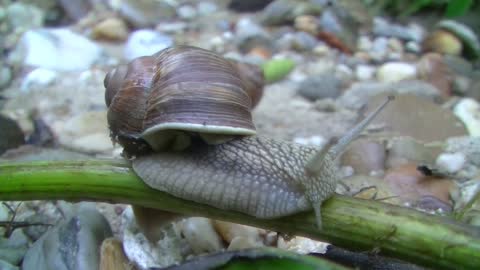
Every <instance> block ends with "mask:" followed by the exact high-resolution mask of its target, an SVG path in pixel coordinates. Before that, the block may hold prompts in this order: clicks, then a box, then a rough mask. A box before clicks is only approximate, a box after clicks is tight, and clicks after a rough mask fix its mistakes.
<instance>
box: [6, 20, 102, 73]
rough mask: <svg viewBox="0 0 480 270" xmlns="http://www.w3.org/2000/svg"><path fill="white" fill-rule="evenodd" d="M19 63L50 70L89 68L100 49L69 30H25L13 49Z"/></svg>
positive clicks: (98, 54)
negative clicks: (19, 58)
mask: <svg viewBox="0 0 480 270" xmlns="http://www.w3.org/2000/svg"><path fill="white" fill-rule="evenodd" d="M14 53H17V54H18V55H21V56H23V64H24V65H26V66H34V67H40V68H45V69H51V70H54V71H79V70H86V69H89V68H90V67H91V66H92V65H93V64H94V63H96V62H98V61H99V60H100V57H101V56H102V53H103V50H102V48H100V47H99V46H98V45H97V44H95V43H93V42H92V41H90V40H88V39H87V38H85V37H83V36H81V35H79V34H77V33H74V32H72V31H71V30H69V29H62V28H59V29H46V28H43V29H35V30H29V31H27V32H25V33H24V34H23V36H22V37H21V39H20V41H19V44H18V46H17V48H16V49H15V52H14Z"/></svg>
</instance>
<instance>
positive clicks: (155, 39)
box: [124, 30, 173, 61]
mask: <svg viewBox="0 0 480 270" xmlns="http://www.w3.org/2000/svg"><path fill="white" fill-rule="evenodd" d="M172 45H173V39H172V38H171V37H170V36H168V35H165V34H162V33H159V32H156V31H152V30H137V31H135V32H133V33H132V34H130V36H129V37H128V40H127V44H126V45H125V49H124V57H125V59H126V60H129V61H130V60H133V59H135V58H137V57H140V56H148V55H152V54H154V53H156V52H158V51H161V50H163V49H165V48H167V47H170V46H172Z"/></svg>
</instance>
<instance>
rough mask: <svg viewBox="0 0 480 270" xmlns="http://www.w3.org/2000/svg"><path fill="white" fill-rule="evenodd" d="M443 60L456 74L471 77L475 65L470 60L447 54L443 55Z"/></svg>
mask: <svg viewBox="0 0 480 270" xmlns="http://www.w3.org/2000/svg"><path fill="white" fill-rule="evenodd" d="M443 61H444V62H445V64H447V66H448V67H449V68H450V69H451V70H452V71H453V72H455V73H456V74H459V75H462V76H465V77H470V76H471V75H472V72H473V66H472V64H471V63H470V62H468V61H467V60H465V58H463V57H459V56H455V55H448V54H446V55H445V56H444V57H443Z"/></svg>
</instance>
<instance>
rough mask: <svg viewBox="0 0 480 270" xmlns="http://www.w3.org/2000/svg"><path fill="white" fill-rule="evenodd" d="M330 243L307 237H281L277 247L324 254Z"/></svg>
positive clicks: (304, 252) (303, 252) (301, 252)
mask: <svg viewBox="0 0 480 270" xmlns="http://www.w3.org/2000/svg"><path fill="white" fill-rule="evenodd" d="M328 245H329V244H328V243H324V242H320V241H315V240H312V239H309V238H306V237H301V236H295V237H293V238H292V239H290V240H285V239H284V238H283V237H279V238H278V244H277V247H278V248H281V249H285V250H290V251H293V252H296V253H299V254H309V253H322V254H323V253H325V252H326V251H327V246H328Z"/></svg>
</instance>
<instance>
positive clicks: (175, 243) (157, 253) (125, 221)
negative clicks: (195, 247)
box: [122, 206, 184, 269]
mask: <svg viewBox="0 0 480 270" xmlns="http://www.w3.org/2000/svg"><path fill="white" fill-rule="evenodd" d="M122 227H123V231H122V235H123V250H124V251H125V254H126V255H127V258H128V260H129V261H131V262H133V263H134V264H135V265H136V266H137V267H138V268H140V269H150V268H153V267H157V268H162V267H166V266H169V265H172V264H178V263H179V262H180V261H182V260H183V256H182V249H184V248H183V245H182V243H181V241H180V237H179V234H178V233H177V231H178V230H176V227H174V226H171V227H170V228H169V229H168V230H165V233H164V237H163V238H162V239H160V240H159V241H157V242H154V243H152V242H150V241H149V240H148V239H147V238H146V237H145V235H143V234H142V233H141V231H140V228H139V227H138V225H137V223H136V221H135V216H134V214H133V210H132V207H131V206H129V207H127V208H126V209H125V210H124V211H123V213H122Z"/></svg>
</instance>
